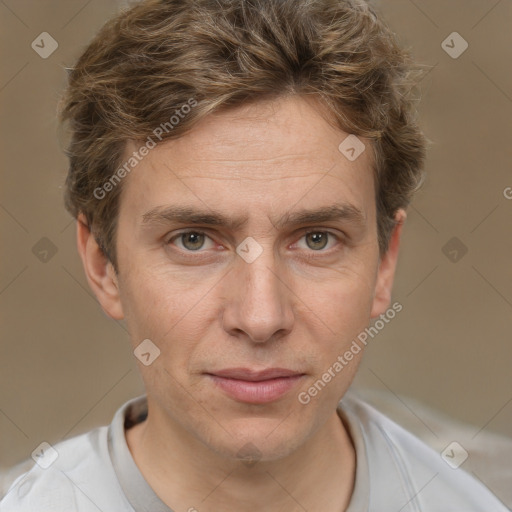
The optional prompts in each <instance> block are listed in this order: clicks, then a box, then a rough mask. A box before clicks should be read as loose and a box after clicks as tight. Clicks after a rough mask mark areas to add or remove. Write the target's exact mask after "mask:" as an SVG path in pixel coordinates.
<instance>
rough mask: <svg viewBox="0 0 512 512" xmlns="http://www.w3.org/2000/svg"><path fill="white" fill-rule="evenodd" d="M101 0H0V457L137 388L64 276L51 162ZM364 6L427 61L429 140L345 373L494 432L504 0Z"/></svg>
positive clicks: (86, 294) (501, 422)
mask: <svg viewBox="0 0 512 512" xmlns="http://www.w3.org/2000/svg"><path fill="white" fill-rule="evenodd" d="M119 5H120V3H119V2H115V1H106V0H101V1H100V0H92V1H84V0H68V1H65V2H64V1H55V0H54V1H50V0H47V1H41V0H17V1H14V0H5V1H1V2H0V22H1V31H0V34H1V36H0V37H1V39H2V41H1V43H2V44H1V48H2V50H1V52H2V53H1V62H2V69H1V76H0V101H1V119H2V136H1V139H0V140H1V145H2V146H1V153H0V154H1V158H2V174H1V194H0V226H1V240H2V245H1V248H2V265H1V269H0V308H1V315H2V322H1V352H0V467H2V466H4V467H5V466H9V465H11V464H13V463H15V462H17V461H19V460H21V459H24V458H26V457H28V456H29V455H30V453H31V452H32V450H33V449H34V448H35V447H36V446H38V444H39V443H40V442H41V441H43V440H44V441H48V442H50V443H55V442H57V441H58V440H60V439H63V438H66V437H70V436H72V435H76V434H78V433H80V432H84V431H86V430H88V429H90V428H92V427H93V426H96V425H100V424H106V423H109V422H110V420H111V417H112V414H113V413H114V411H115V410H116V409H117V408H118V407H119V405H120V404H121V403H123V402H124V401H125V400H127V399H129V398H131V397H133V396H135V395H138V394H140V393H141V392H142V391H143V389H142V385H141V380H140V379H139V377H138V374H137V370H136V366H135V363H134V361H135V359H134V357H133V355H132V353H131V351H130V348H129V342H128V334H127V332H126V330H125V327H124V326H123V324H122V323H116V322H114V321H112V320H110V319H108V318H107V317H106V316H105V314H103V312H102V311H101V309H100V307H99V305H98V304H97V302H96V300H95V298H94V297H93V296H92V295H91V292H90V291H89V289H88V287H87V284H86V280H85V278H84V275H83V272H82V268H81V263H80V261H79V258H78V255H77V252H76V249H75V232H74V223H73V222H72V220H71V218H70V217H69V215H68V214H67V213H66V212H65V210H64V208H63V204H62V183H63V179H64V176H65V173H66V165H67V162H66V159H65V157H64V155H63V154H62V148H61V145H62V143H61V142H59V140H61V137H60V135H59V136H58V129H57V124H56V119H55V107H56V102H57V99H58V97H59V94H60V92H61V90H62V88H63V86H64V83H65V76H66V73H65V71H64V67H65V66H70V65H72V63H73V62H74V59H75V58H76V57H77V56H78V54H79V52H80V50H81V49H82V48H83V46H84V45H85V44H86V42H87V41H88V40H89V39H90V37H91V36H92V35H93V34H94V32H95V31H96V30H97V29H98V28H99V27H100V25H101V24H102V23H103V22H104V20H106V19H107V18H108V17H109V16H110V15H111V14H113V13H114V12H115V11H116V9H117V8H118V7H119ZM380 8H381V11H382V12H383V13H384V15H385V18H386V19H387V20H388V22H389V23H390V25H391V26H392V27H393V28H394V30H395V31H396V32H397V33H398V34H399V36H400V39H401V41H402V42H403V43H404V44H405V45H407V46H409V47H410V48H411V50H412V52H413V54H414V55H415V56H416V58H417V59H419V60H420V61H421V62H423V63H425V64H428V65H430V66H433V68H432V70H431V71H430V73H429V74H428V75H427V76H426V77H425V78H424V80H423V81H422V84H421V85H422V98H423V99H422V103H421V105H420V116H421V122H422V125H423V127H424V129H425V131H426V134H427V136H428V137H429V138H430V139H431V140H432V141H433V145H432V147H431V148H430V150H429V156H428V172H429V177H428V179H427V181H426V183H425V186H424V188H423V190H422V191H421V192H420V193H419V194H418V195H417V197H416V199H415V201H414V203H413V206H412V207H411V208H410V210H409V218H408V222H407V226H406V231H405V236H404V241H403V246H402V253H401V256H400V261H399V271H398V276H397V281H396V286H395V293H394V300H398V301H400V302H401V303H402V304H403V307H404V308H403V311H402V312H401V313H400V314H399V315H398V316H397V317H396V318H395V319H394V320H393V321H392V322H391V323H390V324H389V325H387V326H386V327H385V328H384V329H383V330H382V331H381V332H380V334H379V335H378V336H377V337H375V339H373V340H371V342H370V347H369V349H368V351H367V355H366V358H365V361H364V363H363V366H362V368H361V370H360V373H359V376H358V378H357V381H356V386H358V387H360V388H370V389H376V390H385V391H387V392H389V393H391V396H392V397H394V399H395V398H396V403H397V406H398V407H402V408H404V411H405V410H407V414H413V415H416V416H418V417H419V420H420V421H421V420H422V418H421V412H420V409H416V410H415V404H416V403H417V402H416V401H419V402H422V403H424V404H426V405H428V406H431V407H434V408H436V409H439V410H440V411H443V412H445V413H448V414H450V415H451V416H453V417H454V418H457V419H459V420H463V421H465V422H468V423H470V424H471V428H473V429H474V432H475V434H477V433H478V432H479V431H481V430H482V431H489V432H492V431H495V432H500V433H502V434H506V435H509V436H512V374H511V371H510V363H511V360H512V343H511V338H512V336H511V333H512V265H511V256H512V229H511V226H512V223H511V221H512V200H508V199H507V198H506V197H505V195H504V190H505V189H506V188H507V187H512V172H511V169H512V166H511V162H512V158H511V157H512V149H511V148H512V144H511V143H510V139H511V135H512V121H511V120H512V72H511V66H510V62H511V56H512V31H511V30H510V26H511V21H512V2H510V1H509V0H501V1H498V0H450V1H449V2H446V1H445V0H428V1H427V0H423V1H421V0H415V1H414V2H413V1H412V0H387V1H386V0H381V2H380ZM44 31H45V32H48V33H50V34H51V35H52V36H53V37H54V38H55V39H56V40H57V42H58V45H59V46H58V49H57V50H56V51H55V52H54V53H53V54H52V55H51V56H50V57H49V58H47V59H42V58H41V57H40V56H39V55H38V54H37V53H35V51H34V50H33V49H32V48H31V43H32V41H33V40H34V39H35V38H36V37H37V36H38V35H39V34H40V33H41V32H44ZM454 31H457V32H459V33H460V34H461V35H462V36H463V37H464V39H466V40H467V42H468V43H469V48H468V49H467V50H466V52H465V53H463V54H462V55H461V56H460V57H459V58H457V59H453V58H451V57H450V56H449V55H448V54H447V53H446V52H445V51H444V50H443V49H442V47H441V43H442V41H443V40H444V39H445V38H446V37H447V36H448V35H449V34H451V33H452V32H454ZM511 195H512V193H511ZM43 237H46V238H48V239H49V240H50V241H51V243H52V244H53V245H54V246H55V249H56V253H55V254H54V255H52V253H51V252H49V253H48V255H47V261H46V262H44V261H41V260H40V259H39V258H38V257H37V256H36V254H37V253H38V250H39V251H40V250H42V249H41V246H36V244H38V242H39V244H43V246H42V248H43V250H44V249H46V250H48V248H49V246H48V242H44V241H43V242H40V240H41V238H43ZM453 237H457V238H458V239H459V241H460V242H459V245H460V244H463V246H464V247H466V248H467V253H466V254H465V255H464V256H463V257H462V258H461V259H460V260H459V261H456V262H453V261H451V260H450V259H449V258H454V257H455V256H457V257H460V256H461V254H462V253H461V251H460V248H459V249H456V250H458V251H459V252H458V254H456V253H453V252H452V253H450V252H449V251H450V250H452V248H451V247H450V246H449V247H448V249H445V250H444V252H443V247H445V245H446V244H447V243H448V241H449V240H451V239H452V238H453ZM45 243H46V245H44V244H45ZM34 246H36V249H33V248H34ZM461 247H462V246H461ZM34 252H35V253H36V254H34ZM445 252H446V253H447V255H448V256H447V255H445ZM39 256H40V257H41V256H42V254H41V253H39ZM395 395H396V397H395ZM418 413H420V414H418Z"/></svg>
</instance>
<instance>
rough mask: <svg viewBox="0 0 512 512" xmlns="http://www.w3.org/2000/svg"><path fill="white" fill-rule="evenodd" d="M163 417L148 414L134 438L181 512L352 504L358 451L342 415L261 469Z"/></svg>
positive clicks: (139, 454)
mask: <svg viewBox="0 0 512 512" xmlns="http://www.w3.org/2000/svg"><path fill="white" fill-rule="evenodd" d="M151 419H153V421H151ZM157 419H158V415H156V417H155V415H153V416H152V415H151V414H148V419H147V420H146V421H145V422H143V423H141V424H139V425H136V426H135V427H133V428H132V429H130V430H128V431H127V432H126V439H127V443H128V447H129V449H130V451H131V453H132V455H133V458H134V460H135V463H136V464H137V466H138V467H139V469H140V471H141V473H142V475H143V476H144V478H145V479H146V481H147V482H148V483H149V485H150V486H151V487H152V489H153V490H154V491H155V493H156V494H157V495H158V496H159V498H160V499H161V500H162V501H163V502H164V503H165V504H166V505H167V506H169V507H170V508H172V509H174V510H187V511H188V510H191V511H194V510H197V511H198V512H214V511H218V510H232V509H233V504H236V510H237V512H253V511H254V510H265V511H266V512H284V511H286V512H290V511H293V512H295V511H297V512H299V511H300V512H303V511H304V510H322V511H325V512H342V511H345V510H346V508H347V506H348V504H349V502H350V497H351V494H352V490H353V487H354V475H355V451H354V448H353V445H352V442H351V440H350V436H349V435H348V432H347V430H346V428H345V426H344V424H343V422H342V421H341V419H340V417H339V416H338V414H337V413H336V412H334V413H333V415H332V416H331V417H330V418H329V420H328V421H327V422H326V423H325V424H324V425H323V426H321V427H320V428H319V429H318V430H317V431H316V432H315V433H314V434H313V435H312V436H311V437H310V438H309V439H308V440H307V441H306V442H305V443H304V444H303V445H301V446H300V447H299V448H298V449H296V450H295V451H294V452H292V453H291V454H289V455H288V456H287V457H284V458H281V459H278V460H272V461H258V462H255V463H253V464H251V463H241V462H240V460H234V459H228V458H226V457H222V456H220V455H219V454H217V453H215V452H213V451H212V450H211V449H209V448H208V447H207V446H206V445H204V444H203V443H202V442H200V441H198V440H197V439H195V438H194V439H190V438H188V439H186V437H187V435H186V433H185V437H182V435H183V433H179V432H175V431H171V432H170V431H169V429H168V428H167V427H168V425H165V427H166V428H161V426H164V423H163V422H158V421H155V420H157ZM175 434H177V435H175ZM180 434H181V436H180ZM180 437H181V439H180ZM184 441H185V442H184Z"/></svg>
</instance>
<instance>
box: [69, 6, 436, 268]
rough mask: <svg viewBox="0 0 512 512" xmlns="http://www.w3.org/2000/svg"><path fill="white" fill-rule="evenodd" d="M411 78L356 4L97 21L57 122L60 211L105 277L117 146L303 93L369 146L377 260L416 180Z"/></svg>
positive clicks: (420, 154) (398, 52)
mask: <svg viewBox="0 0 512 512" xmlns="http://www.w3.org/2000/svg"><path fill="white" fill-rule="evenodd" d="M420 73H421V72H420V70H419V67H418V66H415V65H413V63H412V59H411V58H410V55H409V53H408V52H407V51H406V50H404V49H403V48H401V47H400V46H399V45H398V42H397V40H396V38H395V36H394V34H393V33H392V32H391V30H390V29H389V28H388V27H387V26H386V25H385V24H384V23H383V21H382V20H380V19H378V17H377V16H376V14H375V12H374V10H373V8H372V7H370V6H369V5H368V4H367V3H366V2H365V1H363V0H146V1H142V2H140V3H139V4H136V5H135V6H133V7H131V8H130V9H128V10H126V11H124V12H121V13H120V14H119V15H117V16H116V17H114V18H113V19H111V20H109V21H108V22H107V23H106V24H105V25H104V26H103V27H102V28H101V30H100V31H99V32H98V33H97V35H96V36H95V37H94V39H93V40H92V41H91V42H90V44H89V45H88V46H87V48H86V49H85V51H84V52H83V53H82V55H81V56H80V58H79V59H78V61H77V63H76V66H75V67H73V68H72V69H71V70H70V73H69V85H68V88H67V90H66V93H65V95H64V97H63V100H62V104H61V107H62V108H61V113H60V114H61V120H62V121H64V122H67V121H68V122H69V128H70V131H71V142H70V144H69V148H68V151H67V154H68V157H69V161H70V166H69V172H68V176H67V180H66V191H65V203H66V208H67V209H68V211H69V212H70V213H71V214H72V215H73V216H75V217H77V215H78V214H79V213H83V214H84V215H85V217H86V219H87V222H88V224H89V226H90V227H91V229H92V231H93V233H94V235H95V237H96V239H97V241H98V243H99V244H100V247H102V249H103V250H104V252H105V254H106V255H107V257H108V258H109V259H110V261H111V262H112V263H113V265H114V268H117V264H116V250H115V249H116V247H115V246H116V244H115V234H116V224H117V216H118V211H119V200H120V193H121V190H122V186H121V183H114V182H112V178H113V177H115V173H116V170H118V169H119V167H120V166H121V165H122V162H123V156H124V154H125V151H126V148H127V143H128V142H130V141H143V140H144V139H146V140H148V138H149V137H151V136H152V134H154V131H155V128H156V127H158V126H167V128H168V130H167V131H166V132H165V133H162V134H161V137H160V138H159V140H158V142H160V140H165V139H168V138H173V137H174V138H175V137H178V136H180V135H183V134H184V133H185V132H187V131H189V130H190V129H191V128H192V127H193V126H194V124H195V123H197V122H198V121H199V120H200V119H202V118H204V117H205V116H206V115H208V114H210V113H212V112H214V111H218V110H220V109H226V108H230V107H235V106H237V105H240V104H242V103H244V102H248V101H254V100H258V99H260V98H264V97H279V96H280V95H285V94H286V95H289V94H297V95H299V94H300V95H307V96H308V97H313V98H316V99H318V100H319V101H320V102H322V104H323V105H324V106H325V107H327V109H328V111H329V112H330V113H331V114H332V119H333V120H334V123H335V125H336V126H337V127H339V128H341V129H342V130H344V131H346V132H348V133H350V134H354V135H360V136H363V137H368V138H369V139H370V140H371V142H372V147H373V152H374V155H375V158H374V162H373V163H374V169H373V172H374V176H375V184H376V206H377V224H378V225H377V228H378V240H379V249H380V252H381V254H383V253H384V252H385V251H386V250H387V248H388V242H389V237H390V234H391V231H392V229H393V227H394V225H395V220H394V215H395V213H396V211H397V210H398V209H399V208H405V207H406V206H407V205H408V204H409V202H410V200H411V197H412V194H413V193H414V191H415V190H416V189H417V188H418V187H419V186H420V184H421V182H422V180H423V163H424V158H425V147H426V138H425V137H424V135H423V134H422V132H421V130H420V129H419V127H418V125H417V123H416V121H415V115H414V108H413V107H414V97H413V94H412V93H413V91H414V90H415V86H416V81H415V78H416V77H417V76H419V75H420ZM191 100H192V101H193V102H195V105H196V106H195V108H193V109H188V111H187V115H184V116H180V120H179V123H175V125H173V126H170V124H169V120H170V119H171V117H172V116H173V115H174V116H175V115H176V114H177V110H179V109H181V108H182V106H183V105H186V104H191ZM171 124H173V123H171ZM161 131H162V132H163V130H161ZM125 170H126V169H125ZM128 171H129V169H128ZM125 174H126V173H123V176H124V175H125ZM117 177H118V178H119V176H117ZM109 180H110V183H111V185H113V186H108V190H109V193H108V194H105V197H101V198H100V199H98V193H97V190H99V189H98V187H103V186H104V184H106V183H107V182H108V181H109ZM102 190H104V189H102ZM95 191H96V192H95Z"/></svg>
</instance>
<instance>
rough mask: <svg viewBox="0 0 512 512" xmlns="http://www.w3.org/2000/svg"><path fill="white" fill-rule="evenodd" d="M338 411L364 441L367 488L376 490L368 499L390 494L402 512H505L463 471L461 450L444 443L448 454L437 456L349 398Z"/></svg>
mask: <svg viewBox="0 0 512 512" xmlns="http://www.w3.org/2000/svg"><path fill="white" fill-rule="evenodd" d="M341 407H342V408H343V410H344V411H345V413H346V414H347V415H348V418H349V421H350V423H352V424H354V423H357V428H358V429H359V432H360V433H361V436H362V438H363V440H364V444H365V451H366V459H367V465H368V473H369V475H368V477H369V484H370V486H372V487H373V489H372V490H373V491H375V488H377V490H376V492H375V493H373V492H372V495H376V496H382V497H383V498H384V497H385V496H386V495H389V494H390V493H391V490H393V493H394V494H395V497H396V496H401V497H402V500H404V507H405V508H404V509H403V511H404V512H405V511H409V510H410V511H416V510H421V511H428V510H436V511H445V510H446V511H450V510H464V511H466V512H488V511H489V510H493V512H509V509H508V508H506V507H505V506H504V505H503V504H502V503H501V501H500V500H498V498H497V497H496V496H494V495H493V493H492V492H491V491H490V490H489V489H488V488H487V487H485V486H484V485H483V484H482V483H481V482H480V481H479V480H478V479H476V478H475V477H473V476H472V475H471V474H470V473H468V472H466V471H465V470H464V468H463V463H464V460H465V459H466V458H467V457H469V456H470V453H468V452H466V451H465V449H464V448H463V447H462V446H461V445H458V444H453V445H451V444H450V442H447V443H446V445H447V450H443V451H442V452H437V451H435V450H434V449H432V448H431V447H430V446H428V445H427V444H426V443H425V442H424V441H422V440H421V439H419V438H418V437H416V436H415V435H413V434H412V433H411V432H409V431H407V430H406V429H404V428H403V427H401V426H400V425H398V424H397V423H395V422H394V421H392V420H391V419H390V418H389V417H387V416H386V415H384V414H382V413H381V412H379V411H378V410H377V409H375V408H374V407H372V406H371V405H369V404H368V403H366V402H364V401H363V400H361V399H359V398H358V397H356V396H355V395H354V394H353V393H348V394H347V395H346V396H345V397H344V398H343V400H342V402H341ZM450 441H452V440H450ZM379 493H380V494H379ZM407 500H410V501H409V502H408V503H407ZM406 503H407V505H406Z"/></svg>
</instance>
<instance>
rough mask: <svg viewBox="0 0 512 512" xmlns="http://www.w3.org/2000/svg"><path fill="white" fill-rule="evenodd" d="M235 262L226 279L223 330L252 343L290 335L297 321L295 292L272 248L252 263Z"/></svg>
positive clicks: (238, 260) (265, 250)
mask: <svg viewBox="0 0 512 512" xmlns="http://www.w3.org/2000/svg"><path fill="white" fill-rule="evenodd" d="M235 265H236V268H234V269H233V271H232V272H229V274H228V276H229V278H228V279H227V280H226V282H224V286H226V289H225V290H224V292H225V296H227V297H228V299H227V301H226V303H225V309H224V311H223V328H224V330H225V331H226V332H228V333H229V334H230V335H232V336H238V337H244V336H245V337H247V338H248V339H249V340H250V341H251V342H253V343H265V342H268V341H271V340H272V339H277V338H280V337H282V336H285V335H286V334H289V333H290V332H291V330H292V326H293V322H294V313H293V308H292V302H291V301H292V300H293V292H292V291H291V289H290V285H289V284H288V283H286V281H285V278H284V275H282V276H280V275H279V270H280V269H279V262H276V260H275V257H274V255H273V253H272V250H271V249H268V248H265V249H264V250H263V252H262V253H261V254H260V255H259V256H258V257H257V258H256V260H254V261H252V262H251V263H248V262H247V261H245V260H244V259H243V258H241V257H240V258H237V261H236V263H235ZM281 274H283V273H282V269H281Z"/></svg>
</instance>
